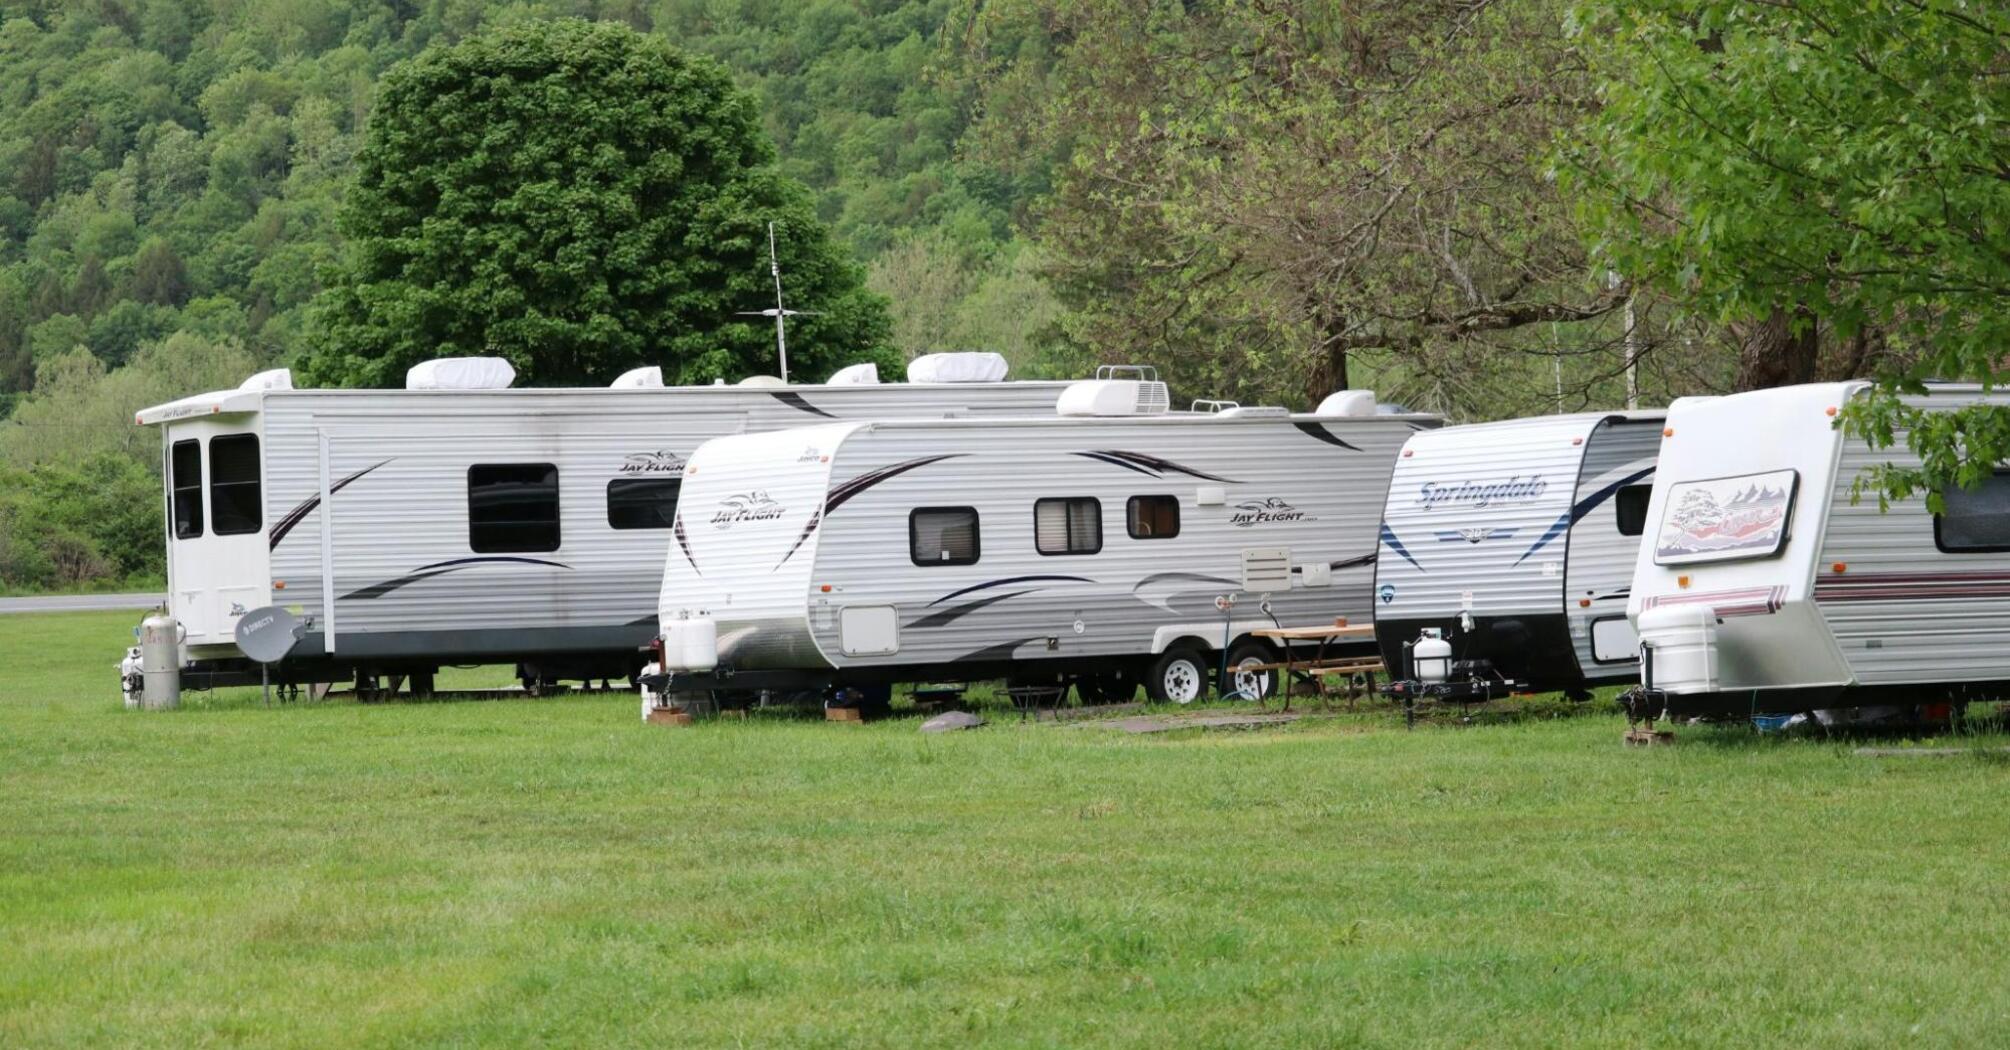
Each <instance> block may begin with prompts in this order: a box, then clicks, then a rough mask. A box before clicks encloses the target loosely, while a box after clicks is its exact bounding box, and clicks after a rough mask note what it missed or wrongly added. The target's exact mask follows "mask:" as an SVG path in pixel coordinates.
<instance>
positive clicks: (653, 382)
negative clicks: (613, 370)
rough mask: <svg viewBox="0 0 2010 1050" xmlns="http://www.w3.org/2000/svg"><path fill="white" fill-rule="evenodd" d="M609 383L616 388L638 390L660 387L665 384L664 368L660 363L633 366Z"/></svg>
mask: <svg viewBox="0 0 2010 1050" xmlns="http://www.w3.org/2000/svg"><path fill="white" fill-rule="evenodd" d="M607 385H608V386H609V387H610V388H612V389H614V390H637V389H642V388H655V387H660V386H662V385H663V368H662V366H660V365H650V366H648V367H646V368H631V369H629V370H628V371H626V372H623V373H621V375H620V376H619V377H617V378H616V379H615V380H614V382H612V383H609V384H607Z"/></svg>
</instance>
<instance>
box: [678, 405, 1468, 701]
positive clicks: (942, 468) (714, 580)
mask: <svg viewBox="0 0 2010 1050" xmlns="http://www.w3.org/2000/svg"><path fill="white" fill-rule="evenodd" d="M1164 389H1165V388H1164V386H1163V385H1161V384H1159V383H1156V382H1151V381H1138V380H1121V379H1119V380H1105V381H1097V382H1089V383H1081V384H1077V385H1076V386H1075V387H1073V388H1071V389H1070V390H1069V391H1068V392H1067V393H1065V394H1063V395H1062V398H1061V404H1060V408H1059V410H1058V412H1055V413H1049V414H1048V417H1047V418H1038V419H1011V420H1007V419H986V420H974V419H972V420H929V421H922V420H913V421H886V422H870V423H832V424H826V425H821V426H815V427H802V428H798V429H794V430H787V431H777V432H773V433H766V434H749V435H741V436H735V437H727V438H719V439H715V440H713V441H710V442H707V443H706V444H705V445H704V446H703V447H701V448H700V449H699V450H698V451H697V452H696V453H694V454H693V456H692V458H691V462H690V464H689V465H688V466H687V467H686V468H685V481H684V486H685V487H684V494H685V495H684V502H683V504H682V506H681V508H680V509H679V512H678V524H677V527H676V529H675V532H674V537H673V542H672V544H671V546H670V551H669V558H668V561H667V563H666V568H665V571H664V574H663V594H662V600H661V614H662V627H663V637H662V639H661V640H660V642H659V647H660V649H661V654H660V656H659V659H661V660H662V661H663V667H664V669H665V670H666V671H667V672H668V675H667V676H665V675H661V674H659V675H653V676H645V678H644V685H645V690H646V692H645V700H648V699H651V698H652V697H654V698H659V699H667V700H669V701H670V702H672V703H674V704H676V705H677V706H692V705H693V704H697V703H703V702H705V698H706V697H707V696H708V694H710V693H712V691H714V690H724V691H729V692H738V693H739V694H740V695H748V694H751V693H753V692H755V691H761V690H773V691H779V692H794V693H798V694H803V693H811V694H823V695H825V696H829V695H830V693H829V691H830V690H831V689H833V688H856V689H858V690H859V691H860V693H861V694H862V695H865V696H867V697H868V698H870V697H874V696H880V697H883V696H884V692H883V690H884V688H885V687H886V686H888V685H889V684H891V683H894V682H918V681H954V682H970V681H981V680H988V679H998V678H1004V679H1006V680H1008V681H1010V682H1015V683H1019V684H1034V683H1043V684H1063V683H1072V684H1074V685H1076V686H1077V688H1078V691H1080V692H1081V693H1082V694H1083V695H1084V696H1085V697H1087V698H1095V699H1112V698H1115V697H1119V696H1128V695H1130V694H1132V693H1134V692H1135V691H1136V688H1137V685H1138V684H1139V683H1140V682H1142V683H1143V684H1144V685H1145V686H1146V687H1147V690H1148V691H1149V692H1150V693H1151V694H1152V695H1153V696H1154V697H1157V698H1161V699H1173V700H1190V699H1193V698H1194V697H1196V696H1198V695H1199V694H1200V693H1201V692H1202V691H1204V690H1205V688H1206V685H1207V683H1208V682H1209V681H1210V680H1211V679H1213V678H1214V677H1215V672H1216V669H1217V667H1218V666H1219V664H1218V661H1219V659H1220V656H1221V653H1222V651H1223V647H1224V644H1226V651H1227V653H1228V654H1229V661H1230V663H1231V664H1232V665H1238V666H1241V665H1250V664H1256V663H1263V662H1270V661H1271V660H1273V659H1274V656H1273V654H1272V651H1271V650H1269V649H1268V648H1267V647H1266V646H1265V645H1264V644H1263V643H1261V642H1258V641H1256V640H1255V639H1252V638H1251V637H1250V632H1251V631H1254V630H1258V629H1261V628H1268V627H1272V626H1275V625H1280V624H1281V625H1283V626H1311V625H1324V624H1331V623H1332V622H1333V620H1334V619H1335V618H1336V617H1348V618H1351V619H1352V620H1353V621H1354V622H1357V623H1364V622H1365V621H1366V618H1367V617H1368V615H1369V613H1370V611H1371V610H1370V598H1369V590H1370V583H1371V581H1372V577H1373V571H1374V570H1373V565H1372V563H1373V561H1374V557H1375V529H1376V525H1377V523H1378V521H1379V518H1380V515H1381V506H1382V500H1383V496H1384V494H1385V492H1386V490H1387V488H1388V484H1389V469H1390V466H1391V464H1392V463H1393V462H1394V460H1395V456H1396V450H1397V448H1399V447H1400V446H1401V445H1402V443H1403V441H1404V440H1405V439H1407V438H1408V437H1409V436H1410V435H1411V434H1413V433H1415V432H1416V431H1418V430H1420V429H1424V428H1427V427H1434V426H1436V425H1437V424H1438V420H1437V418H1436V417H1433V416H1424V415H1407V414H1405V415H1395V414H1377V413H1376V411H1375V405H1374V395H1373V394H1372V393H1368V392H1365V391H1356V392H1349V393H1345V394H1338V395H1335V396H1334V397H1333V398H1329V399H1328V402H1327V404H1326V405H1323V406H1322V409H1325V410H1326V412H1325V413H1323V414H1306V415H1293V414H1291V413H1288V412H1286V411H1285V410H1283V409H1272V408H1255V407H1249V408H1241V407H1227V408H1225V409H1224V410H1221V411H1218V412H1215V413H1211V414H1210V413H1169V412H1166V411H1165V410H1164V403H1165V394H1164ZM1224 596H1235V598H1236V600H1235V603H1234V604H1233V605H1232V606H1231V607H1230V609H1229V610H1227V611H1226V612H1224V611H1223V610H1222V609H1221V608H1220V607H1218V606H1217V603H1216V599H1217V598H1218V597H1224ZM1242 677H1244V678H1245V679H1247V680H1248V681H1249V682H1250V684H1251V685H1252V686H1255V685H1257V684H1258V683H1259V682H1260V683H1261V685H1262V686H1267V687H1274V685H1275V676H1274V675H1261V676H1257V675H1250V674H1247V673H1245V675H1243V676H1242ZM666 693H667V694H668V695H667V696H665V694H666Z"/></svg>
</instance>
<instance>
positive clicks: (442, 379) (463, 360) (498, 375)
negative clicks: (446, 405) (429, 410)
mask: <svg viewBox="0 0 2010 1050" xmlns="http://www.w3.org/2000/svg"><path fill="white" fill-rule="evenodd" d="M515 381H516V369H515V368H513V367H511V365H510V363H509V362H508V361H505V360H503V359H502V358H500V357H442V358H438V359H436V360H432V361H421V362H419V363H418V364H416V365H413V366H412V367H411V369H410V370H409V371H407V372H406V373H405V389H407V390H505V389H508V387H509V385H510V384H511V383H513V382H515Z"/></svg>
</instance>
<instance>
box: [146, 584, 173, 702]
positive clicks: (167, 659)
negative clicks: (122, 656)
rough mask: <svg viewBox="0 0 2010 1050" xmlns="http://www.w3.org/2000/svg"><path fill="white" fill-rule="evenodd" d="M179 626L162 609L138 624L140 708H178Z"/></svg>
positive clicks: (150, 614)
mask: <svg viewBox="0 0 2010 1050" xmlns="http://www.w3.org/2000/svg"><path fill="white" fill-rule="evenodd" d="M181 641H182V630H181V624H180V623H178V622H176V621H175V618H174V617H172V616H170V615H168V611H167V610H166V609H155V610H154V611H153V612H150V613H148V614H147V618H146V619H144V620H141V621H140V675H141V679H140V706H142V707H145V708H147V709H148V710H153V711H160V710H165V709H167V708H171V707H180V706H181Z"/></svg>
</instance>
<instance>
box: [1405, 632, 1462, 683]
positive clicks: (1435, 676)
mask: <svg viewBox="0 0 2010 1050" xmlns="http://www.w3.org/2000/svg"><path fill="white" fill-rule="evenodd" d="M1410 668H1411V671H1412V673H1414V674H1415V675H1416V676H1417V681H1419V682H1423V683H1425V684H1426V685H1441V684H1443V683H1444V682H1445V681H1446V680H1447V679H1449V678H1451V677H1452V643H1450V642H1448V641H1445V639H1444V636H1443V634H1442V633H1441V632H1440V631H1439V630H1438V629H1437V628H1435V627H1426V628H1424V633H1422V634H1420V635H1418V636H1417V640H1416V641H1415V642H1412V643H1411V644H1410Z"/></svg>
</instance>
